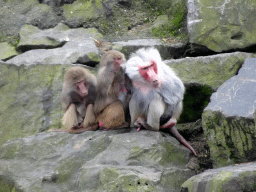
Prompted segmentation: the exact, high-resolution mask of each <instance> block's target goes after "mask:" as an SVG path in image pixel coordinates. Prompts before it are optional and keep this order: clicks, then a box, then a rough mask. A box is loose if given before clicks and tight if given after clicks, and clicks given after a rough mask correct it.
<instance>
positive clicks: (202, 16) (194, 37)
mask: <svg viewBox="0 0 256 192" xmlns="http://www.w3.org/2000/svg"><path fill="white" fill-rule="evenodd" d="M187 5H188V16H187V20H188V21H187V28H188V33H189V37H190V43H192V44H197V45H202V46H205V47H207V48H208V49H210V50H212V51H215V52H222V51H227V50H234V49H241V48H246V47H249V46H251V45H255V44H256V28H255V22H256V11H255V7H256V2H255V1H253V0H250V1H244V0H233V1H226V0H220V1H212V0H206V1H199V0H188V1H187Z"/></svg>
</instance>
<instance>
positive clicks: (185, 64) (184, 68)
mask: <svg viewBox="0 0 256 192" xmlns="http://www.w3.org/2000/svg"><path fill="white" fill-rule="evenodd" d="M248 57H255V55H254V54H249V53H243V52H234V53H223V54H217V55H211V56H206V57H187V58H183V59H176V60H166V61H164V62H165V63H166V64H167V65H169V66H170V67H171V68H173V69H174V70H175V72H176V73H177V74H178V76H179V77H180V78H181V80H182V81H183V83H185V84H186V83H195V84H199V85H208V86H210V87H211V88H212V89H213V90H216V89H217V88H218V87H219V86H221V85H222V84H223V83H224V82H225V81H227V80H228V79H229V78H231V77H232V76H234V75H236V73H237V70H238V69H239V68H240V67H241V65H242V64H243V62H244V60H245V59H246V58H248Z"/></svg>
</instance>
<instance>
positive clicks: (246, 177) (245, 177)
mask: <svg viewBox="0 0 256 192" xmlns="http://www.w3.org/2000/svg"><path fill="white" fill-rule="evenodd" d="M254 178H256V171H245V172H242V173H240V174H239V179H240V180H241V181H242V182H243V186H244V187H243V191H255V190H256V182H255V179H254ZM252 179H253V180H254V182H253V183H252V182H251V181H252Z"/></svg>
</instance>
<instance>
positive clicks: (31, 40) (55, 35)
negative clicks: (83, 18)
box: [7, 23, 102, 66]
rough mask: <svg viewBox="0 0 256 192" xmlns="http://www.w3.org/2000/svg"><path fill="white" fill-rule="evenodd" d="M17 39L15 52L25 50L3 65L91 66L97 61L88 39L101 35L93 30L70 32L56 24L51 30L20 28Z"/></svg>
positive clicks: (74, 30)
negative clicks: (77, 64) (76, 64)
mask: <svg viewBox="0 0 256 192" xmlns="http://www.w3.org/2000/svg"><path fill="white" fill-rule="evenodd" d="M20 36H21V40H20V43H19V44H18V49H20V50H23V51H27V50H29V51H27V52H25V53H23V54H21V55H19V56H16V57H15V58H12V59H10V60H8V61H7V63H11V64H15V65H22V64H24V65H30V64H72V63H80V64H88V65H91V66H95V65H96V64H97V63H98V62H99V61H100V56H99V51H98V49H97V47H96V45H95V43H94V40H93V39H92V38H96V39H97V38H101V37H102V35H101V34H100V33H99V32H98V31H97V30H96V29H95V28H89V29H84V28H77V29H70V28H69V27H68V26H66V25H64V24H61V23H60V24H58V25H57V26H56V27H54V28H53V29H46V30H40V29H38V28H36V27H34V26H31V25H24V26H23V27H22V28H21V32H20ZM46 48H47V49H46ZM32 49H37V50H32Z"/></svg>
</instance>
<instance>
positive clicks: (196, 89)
mask: <svg viewBox="0 0 256 192" xmlns="http://www.w3.org/2000/svg"><path fill="white" fill-rule="evenodd" d="M212 93H213V90H212V89H211V88H210V87H209V86H206V85H203V86H202V85H190V86H189V87H187V88H186V92H185V95H184V100H183V112H182V114H181V116H180V120H179V123H185V122H194V121H196V120H198V119H201V115H202V113H203V110H204V109H205V107H206V106H207V105H208V103H209V101H210V97H211V95H212Z"/></svg>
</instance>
